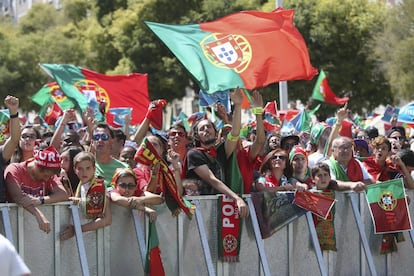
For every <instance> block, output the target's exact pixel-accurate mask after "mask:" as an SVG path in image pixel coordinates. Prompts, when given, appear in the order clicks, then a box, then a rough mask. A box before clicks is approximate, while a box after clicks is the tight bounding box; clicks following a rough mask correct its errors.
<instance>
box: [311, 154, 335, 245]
mask: <svg viewBox="0 0 414 276" xmlns="http://www.w3.org/2000/svg"><path fill="white" fill-rule="evenodd" d="M311 174H312V178H313V182H314V184H315V186H314V189H316V190H321V191H322V192H321V194H322V195H324V196H327V197H330V198H335V192H334V189H335V188H336V187H337V184H336V181H332V180H331V174H330V170H329V166H328V164H326V163H322V162H319V163H316V165H315V166H313V167H312V170H311ZM334 217H335V206H334V207H333V208H332V209H331V211H330V212H329V215H328V217H327V219H326V220H323V219H322V218H320V217H318V216H315V215H313V222H314V223H315V228H316V233H317V234H318V239H319V244H320V246H321V249H322V250H332V251H336V238H335V226H334Z"/></svg>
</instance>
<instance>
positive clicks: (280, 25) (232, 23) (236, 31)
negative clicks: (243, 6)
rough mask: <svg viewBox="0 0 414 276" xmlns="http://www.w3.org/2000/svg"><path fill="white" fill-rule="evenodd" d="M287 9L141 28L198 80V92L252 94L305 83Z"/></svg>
mask: <svg viewBox="0 0 414 276" xmlns="http://www.w3.org/2000/svg"><path fill="white" fill-rule="evenodd" d="M293 16H294V11H293V10H284V9H282V8H278V9H276V10H274V11H272V12H261V11H242V12H238V13H233V14H230V15H228V16H225V17H223V18H220V19H217V20H215V21H211V22H205V23H199V24H191V25H168V24H160V23H154V22H145V24H146V25H147V26H148V27H149V28H150V29H151V30H152V31H153V32H154V33H155V34H156V35H157V36H158V38H160V39H161V40H162V41H163V43H164V44H165V45H166V46H167V47H168V48H169V49H170V50H171V51H172V53H173V54H174V55H175V56H176V57H177V59H178V60H179V61H180V62H181V63H182V64H183V66H184V67H185V68H186V69H187V70H188V71H189V72H190V74H192V75H193V77H194V79H195V80H197V81H198V83H199V85H200V87H201V88H202V89H203V91H205V92H207V93H214V92H216V91H224V90H226V89H231V88H236V87H240V88H245V89H248V90H253V89H255V88H258V87H264V86H266V85H268V84H271V83H275V82H279V81H286V80H303V79H305V80H310V79H312V78H313V77H314V76H315V75H316V74H317V72H318V71H317V70H316V69H315V68H314V67H313V66H312V64H311V63H310V59H309V53H308V50H307V48H306V44H305V41H304V39H303V37H302V35H301V34H300V33H299V31H298V30H297V29H296V28H295V26H294V24H293Z"/></svg>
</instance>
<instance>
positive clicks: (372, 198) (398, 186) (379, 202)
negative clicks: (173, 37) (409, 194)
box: [366, 178, 412, 234]
mask: <svg viewBox="0 0 414 276" xmlns="http://www.w3.org/2000/svg"><path fill="white" fill-rule="evenodd" d="M366 198H367V201H368V205H369V207H370V212H371V217H372V220H373V223H374V229H375V234H381V233H393V232H399V231H409V230H411V229H412V225H411V219H410V214H409V211H408V205H407V200H406V196H405V190H404V185H403V183H402V179H401V178H399V179H393V180H389V181H385V182H380V183H376V184H372V185H368V186H367V190H366Z"/></svg>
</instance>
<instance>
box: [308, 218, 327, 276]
mask: <svg viewBox="0 0 414 276" xmlns="http://www.w3.org/2000/svg"><path fill="white" fill-rule="evenodd" d="M306 220H307V221H308V226H309V232H310V235H311V238H312V243H313V248H314V249H315V254H316V259H317V260H318V264H319V270H320V271H321V275H322V276H327V275H328V272H327V270H326V265H325V260H324V259H323V255H322V250H321V245H320V244H319V240H318V235H317V234H316V228H315V223H314V222H313V217H312V213H311V212H309V211H308V212H306Z"/></svg>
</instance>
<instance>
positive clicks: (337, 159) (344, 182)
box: [324, 136, 373, 191]
mask: <svg viewBox="0 0 414 276" xmlns="http://www.w3.org/2000/svg"><path fill="white" fill-rule="evenodd" d="M352 147H353V140H352V139H351V138H348V137H344V136H339V137H337V138H335V139H334V141H333V143H332V156H331V158H330V159H329V160H326V161H324V162H325V163H327V164H328V165H329V168H330V170H331V177H332V179H334V180H336V181H337V182H338V185H339V186H340V187H342V188H343V189H345V187H347V189H350V190H354V191H363V190H365V187H366V185H368V184H372V183H373V181H372V176H371V175H370V174H369V173H368V171H367V170H366V168H365V167H364V166H363V165H362V163H361V162H360V161H359V160H357V159H356V158H354V156H353V149H352ZM341 190H342V189H341Z"/></svg>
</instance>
